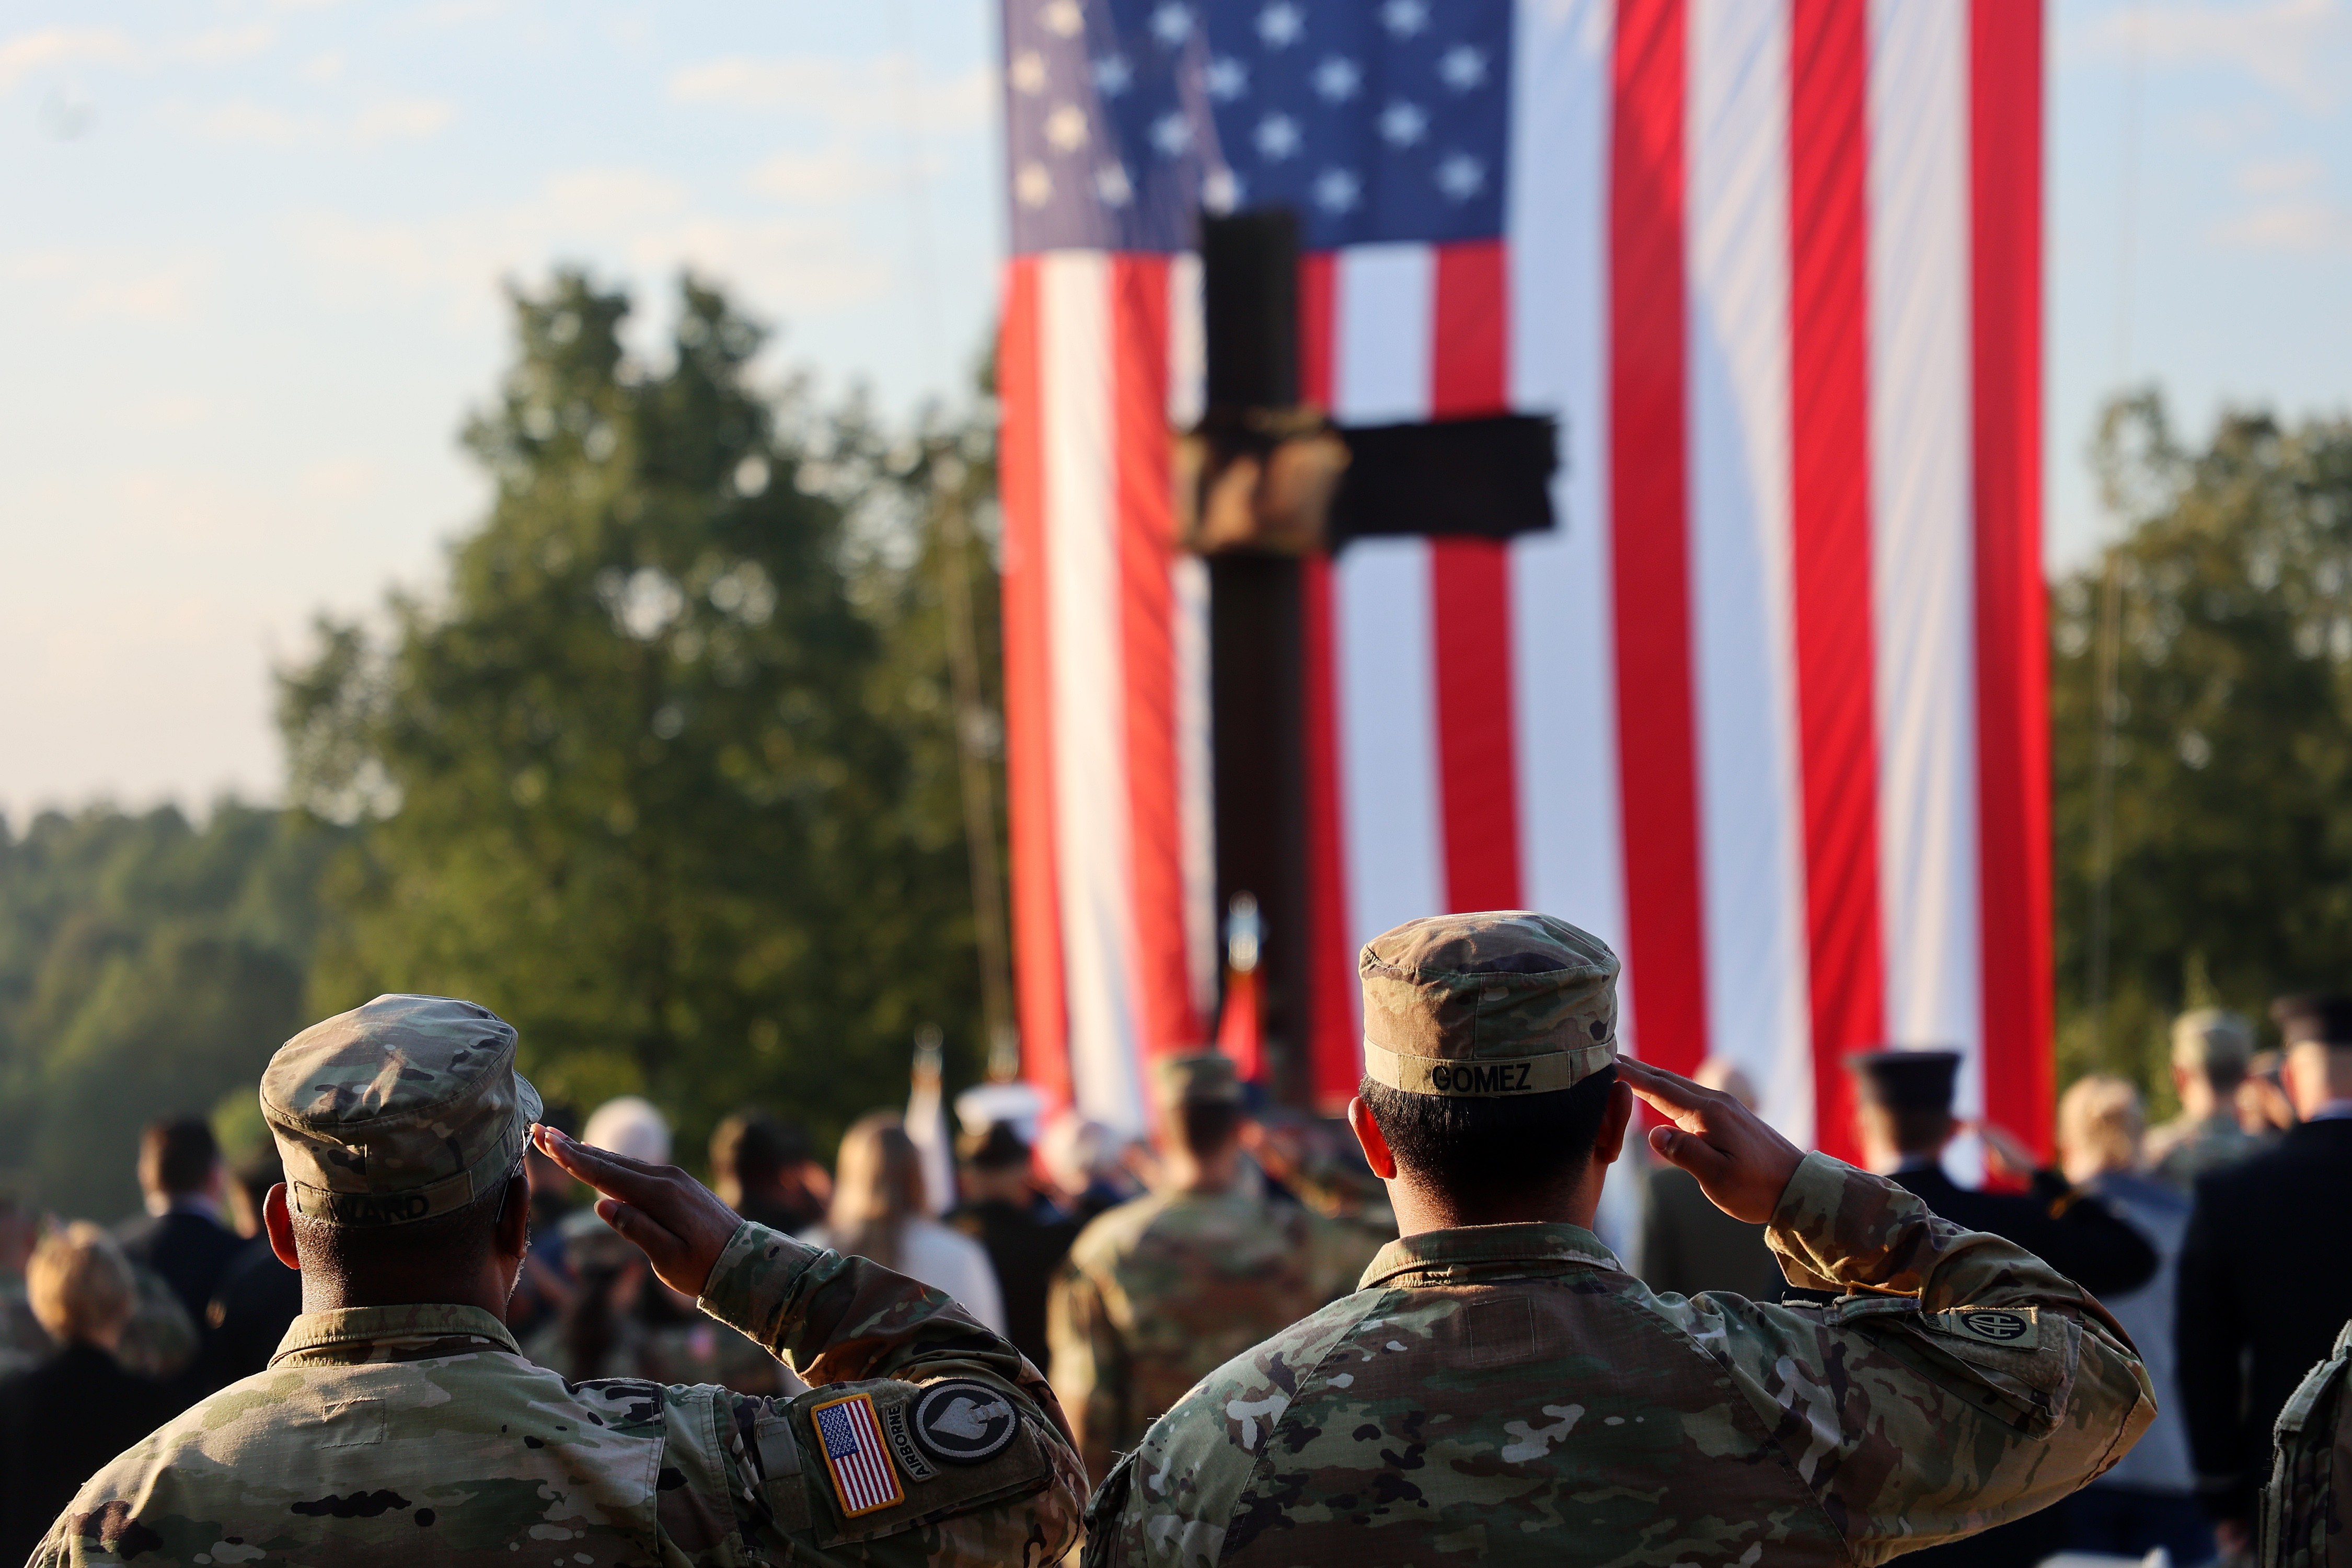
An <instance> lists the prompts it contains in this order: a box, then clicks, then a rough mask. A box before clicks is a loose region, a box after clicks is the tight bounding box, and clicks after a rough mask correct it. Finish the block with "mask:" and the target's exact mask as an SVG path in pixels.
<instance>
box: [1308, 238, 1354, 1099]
mask: <svg viewBox="0 0 2352 1568" xmlns="http://www.w3.org/2000/svg"><path fill="white" fill-rule="evenodd" d="M1334 271H1335V268H1334V267H1333V260H1332V257H1331V254H1330V253H1329V252H1328V251H1318V252H1316V253H1314V254H1312V255H1308V256H1303V257H1301V258H1299V262H1298V395H1299V397H1300V399H1301V400H1303V401H1305V402H1307V403H1312V404H1314V405H1317V406H1318V407H1322V408H1328V407H1330V406H1331V390H1332V389H1331V377H1332V375H1333V364H1334V359H1333V353H1332V342H1333V335H1332V334H1333V332H1334V331H1335V319H1334V312H1335V310H1336V309H1337V304H1336V300H1337V296H1336V295H1335V293H1334V291H1333V288H1334V279H1333V274H1334ZM1298 594H1299V615H1298V635H1299V638H1300V641H1301V642H1302V643H1303V644H1304V646H1303V647H1301V648H1300V650H1299V684H1300V687H1301V691H1300V708H1301V710H1302V713H1301V717H1302V719H1303V720H1304V721H1305V725H1306V730H1307V743H1306V746H1305V748H1304V751H1305V763H1306V768H1305V772H1306V775H1307V776H1306V784H1307V1079H1308V1083H1309V1086H1310V1089H1311V1091H1312V1093H1313V1094H1314V1096H1315V1103H1316V1108H1317V1109H1318V1110H1322V1111H1324V1112H1325V1113H1327V1114H1328V1113H1331V1112H1334V1111H1336V1110H1339V1109H1340V1108H1342V1107H1344V1106H1345V1105H1346V1104H1347V1102H1348V1097H1349V1096H1350V1095H1352V1094H1354V1093H1355V1092H1356V1081H1357V1079H1360V1078H1361V1077H1362V1076H1363V1059H1364V1054H1363V1051H1362V1049H1361V1048H1360V1047H1359V1046H1358V1044H1357V1037H1356V948H1355V943H1354V942H1353V941H1351V940H1350V938H1349V931H1348V856H1347V849H1346V847H1345V845H1344V844H1343V842H1342V840H1341V835H1340V827H1341V813H1342V812H1343V811H1344V810H1345V809H1346V807H1345V805H1344V803H1343V802H1342V801H1341V800H1340V798H1339V669H1338V666H1337V663H1336V651H1335V650H1336V647H1337V643H1336V640H1335V639H1336V637H1337V634H1338V626H1337V624H1336V623H1335V622H1334V621H1333V619H1332V614H1331V558H1330V557H1329V556H1328V555H1309V556H1308V557H1307V559H1306V560H1305V561H1303V562H1301V563H1300V571H1299V587H1298Z"/></svg>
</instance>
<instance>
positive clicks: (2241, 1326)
mask: <svg viewBox="0 0 2352 1568" xmlns="http://www.w3.org/2000/svg"><path fill="white" fill-rule="evenodd" d="M2226 1233H2227V1221H2226V1220H2225V1218H2224V1217H2223V1212H2222V1206H2221V1205H2219V1204H2217V1203H2215V1202H2214V1200H2213V1196H2212V1188H2211V1184H2210V1183H2208V1182H2200V1183H2198V1184H2197V1206H2196V1208H2195V1209H2194V1210H2192V1211H2191V1212H2190V1214H2189V1232H2188V1235H2187V1236H2186V1237H2184V1238H2183V1239H2182V1241H2181V1244H2180V1269H2179V1279H2178V1283H2177V1285H2176V1287H2175V1298H2174V1313H2173V1343H2174V1346H2175V1350H2176V1360H2175V1362H2174V1365H2175V1366H2176V1367H2177V1368H2178V1369H2179V1370H2178V1371H2177V1373H2175V1376H2176V1377H2177V1378H2178V1380H2179V1385H2180V1414H2181V1417H2182V1420H2183V1422H2184V1423H2185V1424H2186V1425H2187V1426H2188V1428H2189V1459H2190V1462H2191V1463H2192V1464H2193V1465H2194V1467H2195V1468H2196V1471H2197V1490H2198V1494H2199V1496H2200V1498H2201V1499H2202V1500H2204V1503H2205V1507H2206V1510H2207V1511H2208V1512H2210V1513H2211V1514H2213V1515H2214V1516H2215V1517H2217V1518H2221V1519H2234V1520H2244V1519H2250V1518H2252V1514H2253V1490H2254V1486H2255V1484H2256V1482H2257V1481H2258V1480H2259V1479H2260V1478H2259V1477H2255V1476H2249V1475H2247V1474H2246V1473H2245V1465H2246V1452H2247V1448H2248V1444H2247V1441H2246V1436H2247V1435H2246V1432H2245V1423H2244V1418H2243V1416H2242V1414H2241V1412H2242V1411H2243V1409H2244V1408H2245V1395H2246V1390H2245V1372H2244V1364H2245V1363H2244V1351H2245V1345H2246V1325H2245V1323H2244V1321H2242V1319H2241V1317H2240V1316H2239V1313H2238V1310H2237V1300H2236V1293H2235V1291H2234V1290H2233V1289H2232V1286H2233V1285H2234V1283H2235V1281H2236V1280H2237V1279H2238V1274H2237V1271H2236V1270H2235V1269H2234V1268H2232V1267H2231V1259H2230V1257H2229V1244H2228V1238H2227V1234H2226Z"/></svg>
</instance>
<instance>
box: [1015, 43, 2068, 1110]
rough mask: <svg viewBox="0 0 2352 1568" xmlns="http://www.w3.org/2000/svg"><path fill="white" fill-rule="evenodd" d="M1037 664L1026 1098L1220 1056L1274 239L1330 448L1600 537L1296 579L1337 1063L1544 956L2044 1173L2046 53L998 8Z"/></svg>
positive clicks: (1314, 1044)
mask: <svg viewBox="0 0 2352 1568" xmlns="http://www.w3.org/2000/svg"><path fill="white" fill-rule="evenodd" d="M1004 38H1005V50H1006V54H1005V102H1006V111H1007V151H1008V158H1007V175H1008V184H1009V192H1008V195H1009V205H1010V211H1011V215H1012V237H1013V253H1014V254H1013V258H1012V260H1011V262H1010V264H1009V266H1008V268H1007V273H1006V285H1005V302H1004V313H1003V339H1002V343H1001V351H1000V358H999V374H1000V390H1001V394H1002V396H1003V405H1004V432H1003V501H1004V509H1005V580H1004V595H1005V659H1006V679H1007V699H1006V705H1007V717H1008V728H1009V754H1008V764H1009V775H1010V788H1011V796H1012V809H1013V862H1014V864H1013V874H1014V890H1013V899H1014V926H1015V936H1016V943H1017V949H1018V959H1019V974H1018V983H1019V989H1020V1001H1021V1025H1022V1035H1023V1041H1024V1061H1025V1068H1026V1071H1027V1072H1028V1074H1029V1076H1030V1077H1031V1078H1032V1079H1034V1080H1035V1081H1037V1082H1038V1083H1039V1084H1040V1085H1041V1087H1043V1088H1045V1089H1046V1090H1047V1092H1048V1093H1049V1094H1051V1095H1054V1096H1056V1097H1060V1098H1063V1099H1066V1100H1071V1101H1074V1102H1075V1103H1076V1104H1077V1105H1078V1106H1080V1107H1081V1108H1083V1109H1084V1110H1087V1112H1088V1113H1089V1114H1091V1115H1093V1116H1095V1117H1097V1118H1099V1119H1101V1120H1103V1121H1109V1122H1111V1123H1113V1124H1115V1125H1118V1126H1121V1127H1126V1128H1137V1127H1139V1126H1140V1125H1142V1123H1143V1120H1144V1103H1143V1098H1142V1091H1141V1083H1142V1076H1141V1072H1140V1065H1141V1061H1142V1059H1143V1058H1145V1057H1147V1056H1148V1055H1149V1054H1150V1053H1152V1052H1156V1051H1161V1050H1169V1049H1175V1048H1180V1047H1188V1046H1192V1045H1196V1044H1197V1043H1198V1042H1200V1041H1201V1040H1202V1039H1204V1038H1205V1037H1206V1033H1207V1031H1206V1026H1205V1025H1204V1022H1203V1020H1204V1019H1205V1018H1206V1017H1207V1016H1209V1015H1210V1013H1211V1011H1212V1009H1213V1003H1214V992H1215V981H1216V967H1215V958H1216V952H1215V949H1216V943H1215V934H1216V933H1215V916H1216V903H1217V889H1216V888H1215V875H1214V864H1215V861H1214V846H1213V842H1212V841H1211V824H1212V823H1213V819H1214V817H1213V801H1212V799H1211V795H1210V780H1211V777H1212V767H1211V759H1210V757H1209V740H1208V738H1209V734H1210V717H1209V712H1208V700H1207V689H1208V682H1207V668H1208V658H1209V652H1208V630H1207V628H1208V626H1209V620H1208V616H1209V605H1208V586H1207V584H1208V576H1207V574H1206V572H1205V571H1204V569H1203V567H1202V563H1200V562H1199V561H1197V560H1194V559H1191V558H1188V557H1187V556H1185V555H1184V554H1183V553H1182V552H1181V551H1179V550H1178V549H1177V548H1176V547H1175V545H1174V543H1173V542H1172V533H1173V528H1172V521H1171V503H1170V499H1169V497H1170V466H1169V450H1168V437H1167V432H1168V430H1169V428H1170V427H1171V425H1174V426H1184V425H1189V424H1190V423H1191V422H1192V421H1193V420H1194V419H1196V418H1197V417H1198V416H1199V414H1200V412H1201V403H1202V353H1203V350H1202V319H1201V318H1202V306H1201V292H1200V268H1199V264H1198V261H1197V258H1196V257H1195V255H1194V253H1193V252H1194V247H1195V245H1196V238H1197V224H1198V217H1197V214H1198V213H1199V212H1200V211H1201V210H1202V209H1203V208H1205V209H1207V210H1209V211H1212V212H1215V211H1221V210H1238V209H1250V208H1258V207H1264V206H1269V205H1281V206H1287V207H1289V208H1292V209H1293V210H1295V212H1296V213H1297V218H1298V222H1299V225H1300V229H1301V233H1302V237H1303V242H1304V244H1305V246H1306V247H1307V254H1306V255H1305V257H1304V258H1303V260H1302V263H1301V270H1300V278H1299V284H1300V293H1299V298H1300V318H1301V319H1300V324H1299V334H1300V369H1301V380H1302V383H1303V392H1304V395H1306V397H1307V399H1308V400H1310V401H1313V402H1315V403H1318V404H1320V405H1323V406H1325V407H1327V408H1328V409H1330V410H1331V411H1332V413H1333V414H1334V416H1336V417H1337V418H1339V420H1340V421H1342V422H1343V423H1350V424H1376V423H1381V422H1391V421H1403V420H1424V419H1431V418H1444V417H1446V416H1466V415H1476V414H1486V413H1494V412H1500V411H1506V410H1507V411H1514V412H1521V413H1529V414H1547V415H1553V416H1557V417H1558V418H1559V422H1560V427H1561V430H1562V444H1563V453H1562V456H1563V458H1564V462H1563V465H1562V471H1561V473H1560V475H1559V479H1558V480H1557V484H1556V489H1555V491H1554V498H1553V499H1554V506H1555V510H1556V512H1557V514H1558V515H1559V518H1560V519H1561V520H1562V522H1561V526H1560V527H1559V529H1557V530H1556V531H1552V532H1549V533H1540V534H1530V535H1522V536H1520V537H1518V538H1517V539H1515V540H1512V541H1510V542H1496V541H1486V540H1475V539H1461V538H1444V539H1428V538H1394V539H1370V540H1359V541H1357V542H1353V543H1350V544H1349V545H1347V546H1346V547H1345V548H1344V549H1343V550H1341V551H1340V552H1339V554H1338V555H1336V556H1334V557H1328V558H1320V559H1315V560H1311V561H1309V562H1308V563H1307V567H1306V588H1305V604H1304V619H1305V627H1304V634H1303V635H1304V638H1305V647H1304V667H1305V670H1306V692H1305V714H1304V720H1303V722H1304V725H1305V728H1306V731H1307V733H1306V735H1305V737H1304V746H1305V756H1306V773H1307V778H1306V786H1305V787H1306V792H1307V801H1306V810H1305V811H1304V813H1303V814H1302V817H1303V820H1304V821H1305V822H1306V823H1307V831H1308V837H1309V841H1308V843H1307V845H1306V847H1305V850H1306V856H1307V882H1308V889H1307V891H1308V901H1309V905H1310V908H1309V910H1308V916H1309V918H1308V921H1307V926H1308V941H1309V942H1310V944H1311V948H1312V952H1311V953H1310V954H1309V955H1308V963H1307V995H1306V997H1305V998H1304V1002H1305V1006H1304V1008H1303V1013H1304V1016H1305V1019H1306V1023H1305V1028H1304V1033H1305V1036H1306V1040H1305V1044H1306V1046H1307V1052H1308V1055H1309V1057H1310V1058H1311V1063H1312V1078H1313V1083H1314V1087H1315V1089H1316V1091H1317V1093H1318V1096H1319V1097H1320V1098H1322V1099H1323V1100H1326V1101H1327V1102H1328V1101H1335V1100H1340V1099H1344V1097H1345V1096H1346V1094H1347V1093H1348V1092H1349V1090H1350V1089H1352V1087H1353V1085H1354V1083H1355V1081H1356V1079H1357V1076H1358V1073H1359V1071H1360V1061H1361V1055H1360V1028H1359V1025H1358V1019H1357V1016H1356V1007H1357V1001H1356V994H1355V979H1354V969H1353V960H1354V953H1355V950H1356V947H1357V946H1358V944H1360V942H1363V941H1364V940H1365V939H1367V938H1368V937H1370V936H1371V935H1373V934H1375V933H1377V932H1379V931H1382V930H1384V929H1386V928H1387V927H1389V926H1391V925H1393V924H1395V923H1397V922H1399V921H1404V920H1407V919H1411V918H1414V917H1417V916H1421V915H1425V914H1431V913H1435V912H1439V911H1443V910H1465V909H1492V908H1524V907H1532V908H1538V909H1542V910H1548V911H1550V912H1553V913H1556V914H1559V915H1561V916H1563V917H1565V918H1567V919H1570V920H1571V921H1576V922H1577V923H1579V924H1580V925H1583V926H1585V927H1587V928H1588V929H1590V930H1591V931H1594V932H1596V933H1597V934H1599V935H1601V936H1602V937H1603V938H1604V939H1606V940H1607V941H1609V942H1611V943H1612V945H1613V946H1614V947H1615V948H1616V949H1617V951H1618V952H1619V953H1620V954H1621V955H1622V956H1623V957H1624V959H1625V961H1626V980H1625V985H1624V991H1623V1002H1624V1009H1623V1016H1624V1037H1625V1040H1626V1043H1627V1044H1628V1045H1629V1047H1632V1048H1633V1049H1635V1050H1637V1051H1638V1052H1639V1054H1641V1055H1642V1056H1643V1057H1645V1058H1649V1059H1651V1060H1654V1061H1658V1062H1661V1063H1663V1064H1664V1065H1667V1066H1670V1067H1675V1068H1684V1069H1688V1068H1693V1067H1695V1066H1696V1065H1697V1063H1698V1062H1699V1061H1700V1060H1701V1059H1702V1058H1706V1057H1708V1056H1721V1057H1728V1058H1732V1059H1734V1060H1736V1061H1738V1063H1740V1064H1741V1065H1742V1066H1743V1067H1745V1068H1746V1069H1747V1071H1748V1076H1749V1077H1750V1078H1751V1079H1754V1080H1755V1081H1756V1082H1757V1083H1758V1085H1759V1088H1760V1089H1761V1091H1762V1100H1763V1109H1764V1110H1766V1112H1767V1113H1768V1114H1769V1116H1770V1117H1771V1118H1772V1120H1773V1121H1775V1122H1776V1123H1777V1124H1778V1125H1780V1127H1781V1128H1782V1129H1783V1130H1784V1131H1788V1132H1789V1133H1790V1135H1792V1136H1794V1137H1796V1138H1798V1139H1799V1140H1800V1141H1807V1140H1810V1141H1811V1142H1814V1143H1816V1144H1818V1145H1819V1146H1822V1147H1824V1148H1827V1149H1830V1150H1832V1151H1833V1152H1852V1148H1853V1145H1852V1141H1851V1135H1850V1131H1849V1121H1850V1111H1851V1107H1850V1102H1849V1100H1848V1094H1849V1089H1848V1086H1847V1074H1846V1073H1845V1072H1844V1070H1843V1057H1844V1056H1845V1055H1846V1054H1847V1053H1848V1052H1850V1051H1852V1050H1853V1049H1855V1048H1858V1047H1865V1046H1869V1045H1873V1044H1876V1043H1879V1042H1882V1041H1895V1042H1901V1043H1910V1044H1920V1045H1928V1044H1934V1045H1946V1046H1952V1047H1958V1048H1959V1049H1960V1050H1961V1051H1962V1052H1963V1053H1964V1054H1965V1058H1966V1063H1967V1065H1966V1066H1965V1067H1964V1068H1963V1071H1962V1075H1961V1084H1960V1097H1961V1101H1962V1103H1961V1107H1960V1109H1961V1110H1963V1111H1964V1112H1966V1113H1974V1112H1977V1111H1979V1110H1982V1111H1984V1112H1986V1113H1988V1114H1990V1116H1991V1117H1992V1118H1993V1119H1995V1120H1998V1121H2001V1122H2003V1123H2004V1124H2006V1125H2008V1126H2010V1127H2011V1128H2012V1129H2014V1130H2015V1131H2019V1132H2021V1133H2023V1134H2024V1135H2026V1136H2027V1137H2028V1138H2029V1139H2030V1140H2032V1141H2035V1142H2043V1141H2046V1136H2047V1123H2048V1116H2049V1110H2048V1101H2049V1080H2050V1074H2051V1063H2050V1035H2051V1019H2050V1005H2051V1001H2050V989H2051V954H2050V906H2049V864H2048V859H2049V807H2048V787H2049V766H2048V751H2047V735H2046V725H2047V714H2046V709H2045V705H2044V704H2045V699H2044V678H2045V670H2044V659H2045V653H2044V647H2043V635H2044V634H2043V604H2042V577H2041V544H2040V496H2041V453H2040V435H2039V432H2040V418H2041V413H2040V374H2041V372H2040V353H2041V350H2040V336H2039V333H2040V317H2041V294H2040V289H2041V282H2040V268H2041V258H2040V247H2041V233H2040V221H2041V219H2040V213H2041V158H2042V152H2041V101H2042V14H2041V6H2040V4H2039V0H1614V3H1613V4H1612V3H1611V0H1444V3H1443V4H1439V3H1437V0H1005V5H1004Z"/></svg>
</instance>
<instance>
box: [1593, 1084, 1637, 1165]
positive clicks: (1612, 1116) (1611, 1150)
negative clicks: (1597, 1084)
mask: <svg viewBox="0 0 2352 1568" xmlns="http://www.w3.org/2000/svg"><path fill="white" fill-rule="evenodd" d="M1632 1121H1633V1089H1632V1088H1631V1087H1630V1086H1629V1085H1627V1083H1626V1082H1625V1080H1624V1079H1622V1078H1621V1079H1618V1080H1617V1081H1616V1082H1614V1083H1612V1084H1611V1085H1610V1086H1609V1109H1608V1110H1604V1111H1602V1112H1601V1131H1599V1132H1598V1133H1597V1134H1595V1136H1594V1137H1593V1140H1592V1158H1593V1162H1594V1163H1596V1164H1601V1165H1613V1164H1615V1163H1617V1156H1619V1155H1620V1154H1622V1153H1623V1152H1625V1129H1626V1127H1627V1126H1629V1125H1630V1124H1631V1123H1632Z"/></svg>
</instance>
